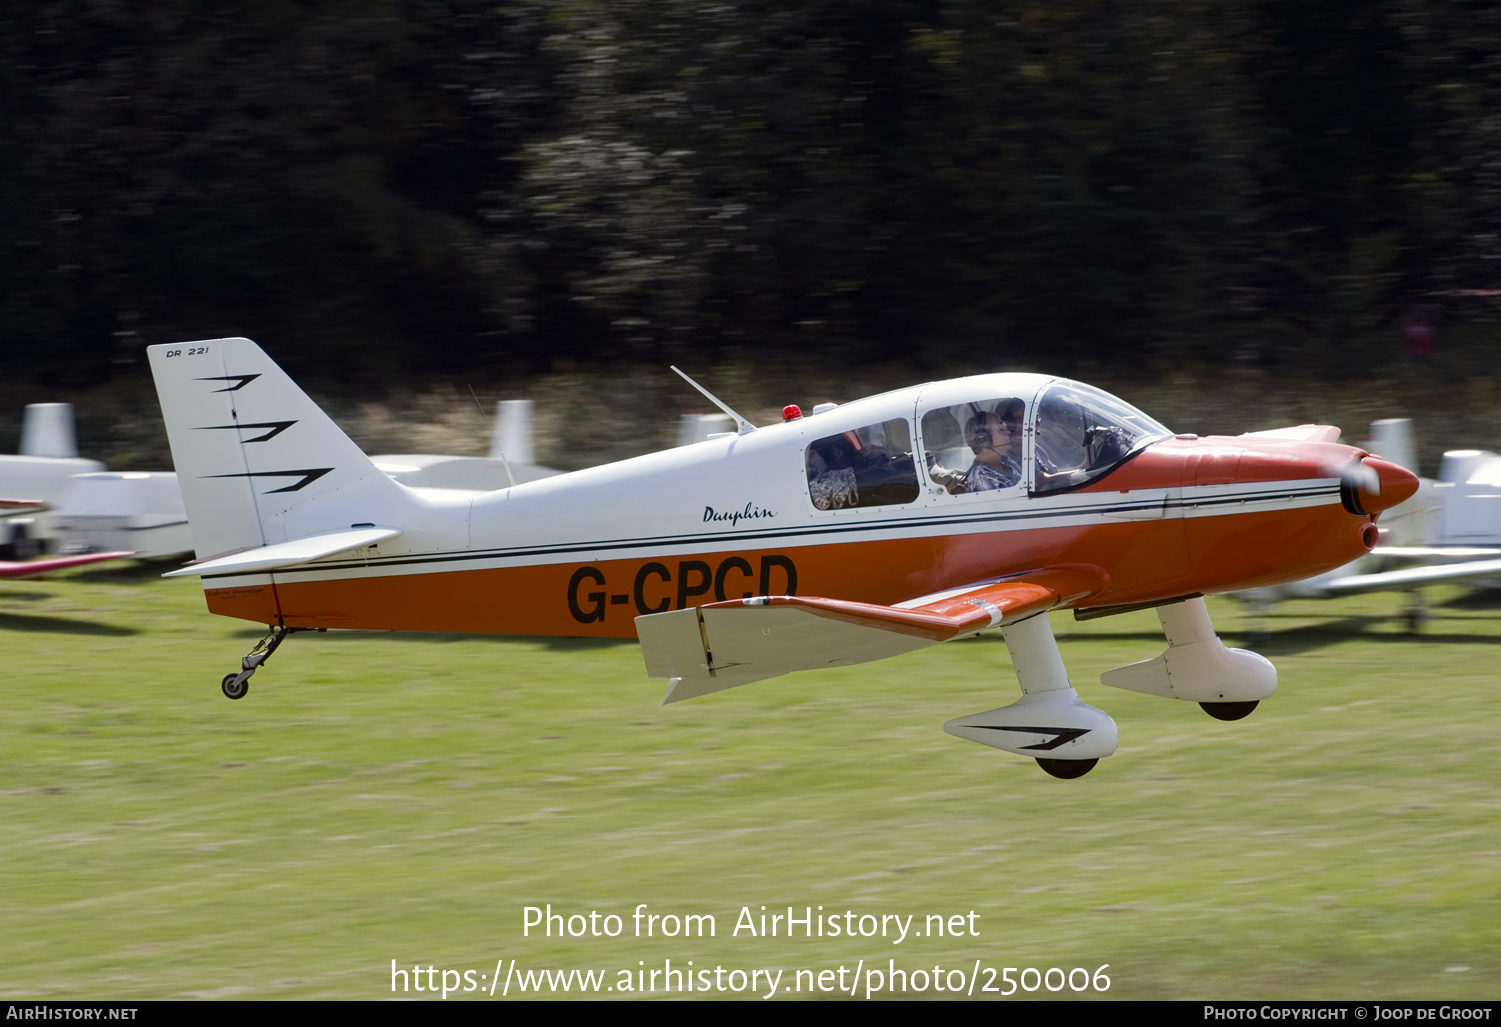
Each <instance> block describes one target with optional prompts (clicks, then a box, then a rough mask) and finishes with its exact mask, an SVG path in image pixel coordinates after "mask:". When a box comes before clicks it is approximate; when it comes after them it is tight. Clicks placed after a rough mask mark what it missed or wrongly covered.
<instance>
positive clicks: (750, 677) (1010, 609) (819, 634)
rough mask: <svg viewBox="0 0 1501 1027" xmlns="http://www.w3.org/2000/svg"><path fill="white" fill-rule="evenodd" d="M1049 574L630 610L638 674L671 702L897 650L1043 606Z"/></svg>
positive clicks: (1053, 598) (1049, 601)
mask: <svg viewBox="0 0 1501 1027" xmlns="http://www.w3.org/2000/svg"><path fill="white" fill-rule="evenodd" d="M1062 598H1063V593H1062V592H1060V591H1059V590H1058V588H1057V587H1056V583H1053V582H1049V584H1040V583H1037V582H1031V581H1022V580H1011V581H992V582H983V583H977V584H975V585H971V586H965V587H963V588H957V589H950V590H948V591H946V592H942V593H938V594H936V595H934V596H925V597H922V598H919V599H914V600H910V601H909V602H906V603H902V604H900V605H897V606H881V605H878V604H875V603H857V602H851V601H849V600H845V599H823V598H820V597H818V596H758V597H756V598H753V599H734V600H730V601H729V602H723V603H710V604H708V605H706V606H700V607H696V608H693V609H687V610H673V611H670V612H668V613H653V614H647V615H645V616H641V617H637V618H636V633H637V635H638V636H639V637H640V639H641V653H642V655H643V656H644V657H645V659H646V669H647V673H648V675H650V676H651V677H657V678H669V679H671V684H670V685H669V686H668V689H667V695H666V697H665V698H664V699H663V700H662V701H663V702H679V701H680V700H683V699H691V698H693V697H694V696H698V695H706V694H708V693H709V692H718V691H721V690H722V689H726V688H733V687H735V686H736V685H744V684H748V683H750V682H752V681H760V680H762V679H763V678H770V677H776V676H777V675H779V674H786V673H789V672H791V671H794V670H816V669H819V668H822V667H847V666H850V665H852V664H856V663H868V662H870V661H871V660H882V659H886V658H887V657H889V656H898V655H900V654H902V653H907V652H912V651H913V650H915V649H922V648H924V647H926V646H930V645H936V644H938V643H939V642H947V641H950V640H951V639H955V638H961V637H966V636H969V635H974V634H976V633H978V632H980V631H983V630H984V629H986V628H992V627H995V626H996V625H999V624H1006V623H1010V622H1012V621H1017V620H1022V619H1024V618H1026V617H1030V616H1033V615H1035V614H1039V613H1043V612H1045V611H1047V610H1049V609H1051V608H1052V607H1054V606H1056V605H1057V604H1058V603H1059V602H1060V601H1061V600H1062Z"/></svg>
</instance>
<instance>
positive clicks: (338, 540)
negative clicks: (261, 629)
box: [162, 528, 401, 578]
mask: <svg viewBox="0 0 1501 1027" xmlns="http://www.w3.org/2000/svg"><path fill="white" fill-rule="evenodd" d="M400 534H401V529H400V528H351V529H349V530H348V531H330V532H327V533H325V534H321V535H309V536H308V537H307V538H299V539H293V540H292V541H290V542H279V543H277V544H276V545H274V546H256V547H255V548H254V549H247V550H244V551H243V552H239V553H232V554H230V555H229V556H220V557H216V558H215V559H212V560H204V561H202V562H201V563H192V564H188V566H186V567H183V568H180V569H178V570H175V571H168V572H167V573H166V574H163V575H162V577H164V578H178V577H183V576H185V575H189V574H199V575H205V576H207V575H210V574H250V573H253V572H255V571H271V570H277V569H279V568H282V567H296V566H297V565H298V564H303V563H308V562H309V561H312V560H317V559H319V558H320V557H324V556H332V555H334V554H335V553H342V552H344V551H345V550H349V549H359V548H361V547H362V546H373V545H375V544H376V543H377V542H384V541H385V540H386V539H390V538H395V537H396V536H397V535H400Z"/></svg>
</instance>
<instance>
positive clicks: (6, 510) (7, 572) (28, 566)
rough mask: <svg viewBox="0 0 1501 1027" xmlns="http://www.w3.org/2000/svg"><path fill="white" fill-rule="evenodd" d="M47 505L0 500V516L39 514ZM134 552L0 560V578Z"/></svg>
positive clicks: (72, 565)
mask: <svg viewBox="0 0 1501 1027" xmlns="http://www.w3.org/2000/svg"><path fill="white" fill-rule="evenodd" d="M46 509H47V504H46V503H44V502H42V501H41V500H37V499H0V515H8V516H22V515H28V514H34V513H40V512H42V511H43V510H46ZM134 555H135V553H134V551H118V552H110V553H86V554H82V555H78V556H59V557H52V558H50V559H46V560H0V578H30V577H35V576H36V575H38V574H46V573H48V572H49V571H60V570H64V569H65V568H68V567H81V566H83V565H84V564H89V563H98V562H100V561H101V560H119V559H123V558H124V557H127V556H134Z"/></svg>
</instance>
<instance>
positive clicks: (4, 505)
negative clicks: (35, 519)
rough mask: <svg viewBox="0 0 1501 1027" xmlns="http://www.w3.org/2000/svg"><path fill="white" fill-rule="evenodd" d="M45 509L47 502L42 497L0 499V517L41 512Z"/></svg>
mask: <svg viewBox="0 0 1501 1027" xmlns="http://www.w3.org/2000/svg"><path fill="white" fill-rule="evenodd" d="M45 509H47V504H46V503H44V502H42V501H41V500H40V499H0V517H16V516H19V515H21V514H32V513H41V512H42V511H43V510H45Z"/></svg>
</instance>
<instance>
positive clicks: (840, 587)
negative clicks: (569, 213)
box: [149, 339, 1417, 777]
mask: <svg viewBox="0 0 1501 1027" xmlns="http://www.w3.org/2000/svg"><path fill="white" fill-rule="evenodd" d="M149 352H150V357H151V368H152V372H153V374H154V375H155V377H156V384H157V390H158V393H159V395H160V397H161V404H162V411H163V414H164V416H165V419H166V425H167V433H168V436H169V439H170V442H171V445H172V454H173V459H174V461H175V463H176V465H177V472H178V475H179V479H180V481H181V484H182V492H183V498H184V500H185V502H186V505H187V511H188V518H189V521H190V523H191V525H192V531H193V541H194V546H195V547H196V550H197V553H198V556H199V559H198V560H197V562H195V563H194V564H191V565H189V566H187V567H185V568H183V569H181V570H177V571H173V572H171V575H169V576H172V575H188V574H196V575H199V576H201V578H202V581H203V588H204V591H205V594H206V596H207V599H208V606H209V609H210V610H211V611H213V612H214V613H219V614H224V615H226V616H230V617H240V618H244V619H245V620H251V621H256V622H258V623H262V624H266V625H269V627H270V633H269V634H268V635H267V637H266V638H265V639H263V640H262V641H261V643H260V644H259V645H257V646H256V648H255V649H254V650H253V651H252V652H251V653H250V654H249V655H248V656H246V657H245V658H244V659H243V660H242V662H241V669H240V671H238V672H237V673H233V674H229V675H227V676H226V677H225V678H224V680H223V682H222V688H223V691H224V694H225V695H227V696H229V697H230V698H232V699H238V698H240V697H242V696H244V695H245V693H246V690H247V687H248V681H249V678H250V676H251V675H252V674H254V673H255V671H256V670H257V668H259V667H260V665H261V664H262V663H264V661H265V660H266V658H267V657H269V656H270V655H271V653H272V652H273V651H274V650H275V649H276V647H277V646H278V645H280V643H281V642H282V640H283V639H285V638H286V637H287V635H288V634H289V633H291V632H294V631H302V630H309V629H327V628H366V629H385V630H405V631H468V632H486V633H499V634H524V635H573V636H605V637H623V638H628V637H631V636H633V635H634V636H636V637H638V638H639V639H640V640H641V648H642V654H643V656H644V657H645V660H646V668H647V673H648V674H649V675H650V676H652V677H658V678H665V679H667V680H668V682H669V683H668V687H667V695H666V699H665V701H666V702H676V701H678V700H681V699H687V698H690V697H693V696H698V695H703V694H705V693H708V692H714V691H718V690H720V689H724V688H731V687H733V686H736V685H742V684H745V683H747V682H751V681H757V680H760V679H762V678H769V677H774V676H776V675H779V674H785V673H788V672H790V671H797V670H813V669H817V668H821V667H832V666H846V665H849V664H856V663H863V662H866V661H869V660H877V659H882V658H884V657H888V656H894V655H897V654H899V653H905V652H910V651H912V650H916V649H920V648H923V647H924V646H930V645H934V644H936V643H940V642H946V641H950V640H953V639H956V638H965V637H968V636H971V635H974V634H976V633H978V632H980V631H983V630H985V629H987V628H994V627H999V628H1000V629H1001V631H1002V633H1003V634H1004V636H1005V640H1006V644H1007V646H1008V647H1009V649H1010V652H1011V657H1012V661H1013V663H1014V665H1015V668H1016V674H1017V678H1018V680H1019V681H1020V684H1021V691H1022V696H1021V698H1020V699H1018V700H1017V701H1016V702H1014V703H1012V704H1010V705H1009V706H1005V707H1002V708H1000V709H997V710H991V711H988V712H985V713H978V714H974V715H972V716H967V717H960V718H958V719H955V720H951V721H949V722H948V723H947V724H946V725H945V730H947V731H949V732H950V733H952V734H955V735H958V736H960V737H964V738H968V739H973V740H975V741H978V742H983V743H984V744H986V745H991V746H994V747H996V748H999V749H1005V750H1007V751H1009V752H1013V753H1018V754H1020V755H1024V756H1031V757H1034V758H1036V759H1037V761H1038V763H1039V764H1040V765H1041V766H1042V768H1043V769H1044V770H1046V771H1047V772H1048V773H1050V774H1053V775H1055V776H1057V777H1078V776H1080V775H1082V774H1084V773H1086V772H1087V771H1088V770H1089V769H1090V768H1092V767H1093V766H1094V765H1095V763H1096V762H1097V761H1098V760H1099V759H1100V758H1101V757H1103V756H1108V755H1110V754H1111V753H1112V752H1114V751H1115V748H1116V744H1117V740H1118V732H1117V729H1116V726H1115V722H1114V721H1113V720H1112V719H1111V718H1110V717H1109V716H1108V715H1107V714H1106V713H1104V712H1103V711H1101V710H1098V709H1096V708H1095V707H1093V706H1089V705H1087V704H1085V703H1084V702H1082V701H1081V700H1080V699H1079V697H1078V694H1077V693H1076V692H1075V690H1074V688H1073V686H1072V685H1071V684H1070V682H1069V679H1068V675H1067V673H1066V672H1065V670H1064V666H1063V661H1062V659H1061V658H1060V656H1059V652H1058V645H1057V643H1056V641H1055V640H1054V637H1053V633H1052V629H1051V627H1050V625H1049V622H1048V616H1047V614H1048V612H1049V611H1050V610H1055V609H1072V610H1073V611H1074V614H1075V616H1076V617H1081V618H1084V617H1095V616H1104V615H1107V614H1111V613H1119V612H1125V611H1128V610H1138V609H1145V608H1155V609H1156V610H1157V612H1158V615H1159V617H1160V619H1161V621H1162V626H1163V629H1164V631H1165V633H1166V635H1167V642H1168V646H1167V650H1166V651H1165V652H1164V653H1163V654H1162V655H1160V656H1158V657H1156V658H1155V659H1151V660H1147V661H1144V662H1141V663H1135V664H1131V665H1129V666H1126V667H1121V668H1119V669H1117V670H1113V671H1110V672H1108V673H1107V674H1105V675H1104V678H1103V680H1104V682H1105V683H1106V684H1108V685H1113V686H1117V687H1120V688H1127V689H1132V690H1135V691H1140V692H1146V693H1149V694H1152V695H1160V696H1165V697H1170V698H1175V699H1183V700H1187V701H1191V702H1198V703H1200V704H1201V705H1202V706H1203V707H1204V708H1205V709H1206V710H1207V711H1208V712H1209V713H1210V714H1212V715H1214V716H1216V717H1219V718H1221V719H1227V720H1233V719H1239V718H1240V717H1243V716H1245V715H1246V714H1248V713H1249V712H1250V711H1251V710H1252V709H1254V708H1255V706H1256V704H1257V703H1258V702H1259V701H1260V700H1262V699H1265V698H1267V697H1268V696H1270V695H1271V694H1272V692H1273V691H1274V690H1275V689H1276V686H1277V674H1276V671H1275V670H1274V669H1273V668H1272V666H1271V664H1270V663H1268V662H1267V661H1266V660H1265V659H1263V658H1262V657H1260V656H1258V655H1256V654H1254V653H1249V652H1245V651H1243V650H1239V649H1230V648H1227V647H1226V646H1225V645H1224V644H1223V643H1222V642H1221V641H1220V639H1219V638H1218V637H1217V636H1216V635H1215V632H1214V628H1213V626H1212V624H1211V623H1210V620H1209V615H1208V613H1207V611H1206V609H1205V606H1204V600H1203V596H1204V595H1206V594H1211V593H1221V592H1230V591H1234V590H1237V589H1245V588H1251V587H1255V586H1258V585H1269V584H1273V583H1276V582H1282V581H1291V580H1295V579H1298V578H1304V577H1307V576H1309V575H1311V574H1316V573H1320V572H1322V571H1326V570H1330V569H1332V568H1334V567H1338V566H1339V565H1341V564H1343V563H1346V562H1348V561H1349V560H1351V559H1353V558H1354V557H1356V556H1359V555H1360V554H1362V553H1364V552H1367V551H1368V550H1369V549H1370V548H1371V547H1373V546H1374V545H1375V544H1376V538H1377V528H1376V523H1375V521H1376V517H1377V515H1379V514H1380V512H1381V511H1382V510H1385V509H1386V508H1388V507H1390V506H1393V505H1395V504H1396V503H1398V502H1400V501H1402V500H1403V499H1405V498H1407V497H1408V496H1409V495H1411V494H1412V492H1413V491H1414V490H1415V489H1416V488H1417V479H1416V478H1415V477H1414V476H1413V475H1412V474H1411V473H1409V472H1408V471H1406V470H1404V469H1402V468H1400V467H1398V466H1396V465H1395V464H1391V463H1388V462H1386V461H1383V460H1380V459H1378V458H1376V457H1373V456H1370V455H1369V454H1367V453H1366V452H1364V451H1362V450H1359V449H1355V448H1352V447H1349V446H1344V445H1339V444H1337V443H1335V442H1334V441H1332V440H1333V439H1335V438H1337V437H1338V429H1335V428H1330V427H1323V426H1315V425H1305V426H1302V427H1298V428H1289V429H1281V430H1278V431H1273V432H1263V433H1256V434H1252V435H1242V436H1236V437H1233V438H1231V437H1210V438H1198V437H1195V436H1191V435H1175V434H1174V433H1173V432H1171V431H1169V430H1168V429H1167V428H1165V427H1163V426H1162V425H1161V424H1158V423H1157V422H1156V421H1154V420H1152V418H1150V417H1148V416H1147V415H1145V414H1143V413H1142V412H1140V411H1139V410H1136V409H1135V408H1134V407H1132V406H1130V405H1129V404H1127V403H1124V402H1122V401H1121V400H1119V399H1117V398H1115V397H1114V396H1111V395H1109V394H1107V393H1105V392H1102V391H1100V390H1098V389H1095V388H1092V387H1090V386H1088V385H1083V384H1080V383H1078V382H1074V381H1069V380H1066V379H1062V378H1054V377H1049V376H1046V375H1037V374H990V375H980V376H976V377H972V378H960V379H955V380H951V381H942V382H932V383H930V384H927V385H919V386H914V387H912V388H908V389H901V390H898V391H895V392H888V393H885V394H884V395H880V396H872V397H870V398H869V399H862V400H859V401H856V402H852V403H846V404H843V405H841V406H838V407H835V408H834V409H832V410H826V411H824V412H821V413H816V414H813V415H811V416H808V417H801V416H797V415H796V411H795V409H794V408H789V413H788V415H787V416H788V419H786V420H784V421H783V422H782V423H779V424H773V425H768V426H765V427H753V426H752V425H751V424H750V423H749V422H748V421H746V420H745V419H744V418H743V417H740V416H739V415H738V414H736V413H735V412H734V411H733V410H730V409H729V408H728V407H725V406H724V404H722V403H720V404H719V405H720V406H721V407H722V408H723V409H724V410H725V411H726V413H728V414H730V416H731V417H732V418H733V419H734V421H735V423H736V424H737V425H739V430H738V432H735V433H732V434H727V435H724V436H719V437H716V438H711V439H709V440H708V441H706V442H701V443H697V444H695V445H691V446H685V447H682V448H679V449H673V450H667V451H664V452H660V453H652V454H649V455H646V456H641V457H636V458H634V459H631V460H625V461H621V462H619V463H614V464H608V465H605V466H601V467H594V468H591V469H589V470H583V471H576V472H574V473H571V474H565V475H560V476H558V477H554V478H547V479H544V480H540V481H532V482H527V483H525V484H521V485H516V486H513V487H510V488H504V489H499V490H496V491H492V492H460V491H456V490H450V489H423V488H409V487H407V486H404V485H401V484H399V483H398V482H396V481H394V480H393V479H392V478H391V477H389V476H388V475H386V474H384V473H382V472H381V471H380V470H379V469H378V468H376V467H375V465H374V464H372V463H371V461H370V459H369V458H368V457H367V456H366V455H365V454H364V453H363V452H361V451H360V449H359V448H358V447H357V446H356V445H355V444H354V443H353V442H352V441H351V440H350V439H349V438H348V437H347V436H346V435H345V434H344V433H343V432H342V431H340V430H339V428H338V427H337V426H336V425H335V424H334V423H333V421H331V420H330V419H329V418H328V417H327V415H325V414H324V413H323V412H322V411H321V410H320V409H319V408H318V407H317V406H316V405H315V404H314V403H313V402H312V401H311V400H310V399H309V398H308V397H307V396H306V395H305V394H304V393H303V392H302V391H301V390H300V389H299V388H298V387H297V386H296V385H295V384H294V383H293V382H292V381H291V379H290V378H288V377H287V375H286V374H285V373H284V372H283V371H282V370H281V369H280V368H279V367H278V366H277V365H276V364H275V363H274V362H273V361H272V360H271V359H270V358H269V357H267V356H266V354H265V353H264V352H262V351H261V349H260V348H259V347H258V346H256V345H255V344H254V343H252V342H250V341H249V340H246V339H215V340H210V341H204V342H190V343H182V344H178V345H165V346H152V347H151V348H150V351H149ZM685 377H686V376H685ZM701 391H704V390H702V389H701ZM705 394H706V395H708V393H707V392H705ZM710 398H711V399H713V398H714V397H712V396H710ZM714 401H715V402H716V403H718V402H719V401H718V400H717V399H716V400H714Z"/></svg>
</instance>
